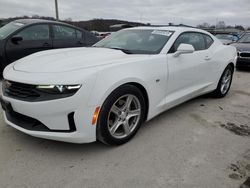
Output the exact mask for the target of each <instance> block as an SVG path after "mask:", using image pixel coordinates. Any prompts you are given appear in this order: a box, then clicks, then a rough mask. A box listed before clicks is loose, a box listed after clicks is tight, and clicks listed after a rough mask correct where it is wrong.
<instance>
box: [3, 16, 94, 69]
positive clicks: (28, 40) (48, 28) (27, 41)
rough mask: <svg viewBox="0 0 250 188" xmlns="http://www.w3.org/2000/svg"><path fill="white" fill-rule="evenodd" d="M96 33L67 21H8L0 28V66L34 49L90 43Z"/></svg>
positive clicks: (90, 44) (41, 49) (86, 44)
mask: <svg viewBox="0 0 250 188" xmlns="http://www.w3.org/2000/svg"><path fill="white" fill-rule="evenodd" d="M97 41H98V39H97V37H95V36H94V35H93V34H91V33H90V32H88V31H85V30H83V29H81V28H77V27H74V26H72V25H69V24H65V23H61V22H56V21H47V20H39V19H23V20H16V21H13V22H10V23H9V24H7V25H5V26H3V27H1V28H0V66H1V67H0V68H1V70H0V71H2V70H3V68H4V67H5V66H6V65H8V64H10V63H11V62H13V61H16V60H18V59H20V58H22V57H25V56H27V55H30V54H32V53H35V52H39V51H43V50H49V49H56V48H68V47H82V46H92V45H93V44H95V43H96V42H97Z"/></svg>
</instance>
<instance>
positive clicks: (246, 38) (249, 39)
mask: <svg viewBox="0 0 250 188" xmlns="http://www.w3.org/2000/svg"><path fill="white" fill-rule="evenodd" d="M238 42H241V43H250V33H247V34H245V35H243V37H242V38H241V39H240V40H239V41H238Z"/></svg>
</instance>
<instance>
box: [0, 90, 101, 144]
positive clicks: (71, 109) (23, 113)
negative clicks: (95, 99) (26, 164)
mask: <svg viewBox="0 0 250 188" xmlns="http://www.w3.org/2000/svg"><path fill="white" fill-rule="evenodd" d="M79 93H81V92H79ZM79 93H78V94H75V95H73V96H71V97H67V98H63V99H56V100H51V101H42V102H27V101H21V100H17V99H13V98H10V97H7V96H4V95H2V91H1V96H2V99H3V100H4V101H5V102H7V103H10V104H11V108H12V109H11V110H6V109H5V110H4V120H5V122H6V123H7V124H9V125H10V126H12V127H14V128H15V129H17V130H19V131H22V132H24V133H26V134H29V135H32V136H35V137H40V138H45V139H51V140H58V141H64V142H72V143H89V142H94V141H95V140H96V126H95V125H92V124H91V120H92V116H93V113H94V111H95V107H91V106H88V105H87V102H85V101H84V100H82V98H81V95H80V94H79ZM32 120H34V121H32ZM72 120H73V121H72ZM72 124H73V125H72Z"/></svg>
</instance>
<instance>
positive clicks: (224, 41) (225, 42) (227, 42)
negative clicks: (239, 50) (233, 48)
mask: <svg viewBox="0 0 250 188" xmlns="http://www.w3.org/2000/svg"><path fill="white" fill-rule="evenodd" d="M220 41H221V42H222V43H223V44H230V43H232V41H231V40H227V39H220Z"/></svg>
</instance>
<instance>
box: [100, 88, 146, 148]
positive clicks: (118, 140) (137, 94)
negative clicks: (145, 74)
mask: <svg viewBox="0 0 250 188" xmlns="http://www.w3.org/2000/svg"><path fill="white" fill-rule="evenodd" d="M144 118H145V100H144V98H143V95H142V93H141V91H140V90H139V89H138V88H137V87H135V86H133V85H123V86H121V87H119V88H118V89H116V90H115V91H113V92H112V93H111V94H110V95H109V97H108V98H107V99H106V100H105V102H104V104H103V106H102V108H101V111H100V115H99V118H98V124H97V138H98V140H99V141H101V142H103V143H105V144H109V145H120V144H124V143H126V142H128V141H129V140H130V139H131V138H132V137H133V136H134V135H135V134H136V132H137V131H138V129H139V128H140V126H141V123H142V122H143V120H144Z"/></svg>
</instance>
